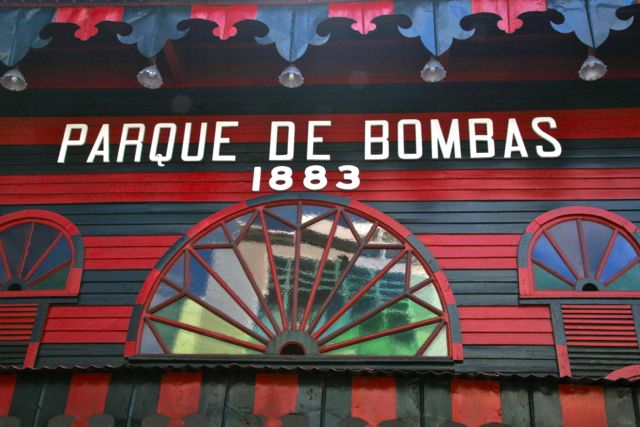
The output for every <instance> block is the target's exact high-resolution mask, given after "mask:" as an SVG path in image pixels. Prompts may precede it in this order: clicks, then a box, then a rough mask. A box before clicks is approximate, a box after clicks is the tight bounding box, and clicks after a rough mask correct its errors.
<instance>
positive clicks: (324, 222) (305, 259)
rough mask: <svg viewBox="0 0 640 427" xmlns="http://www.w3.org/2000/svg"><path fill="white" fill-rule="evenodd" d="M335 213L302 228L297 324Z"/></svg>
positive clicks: (300, 318) (307, 299) (305, 304)
mask: <svg viewBox="0 0 640 427" xmlns="http://www.w3.org/2000/svg"><path fill="white" fill-rule="evenodd" d="M334 220H335V214H332V215H329V216H328V217H326V218H324V219H321V220H320V221H318V222H315V223H313V224H312V225H310V226H309V227H307V228H304V229H303V230H302V234H301V237H302V240H301V243H300V273H299V275H298V315H297V316H298V317H297V320H298V324H300V321H301V320H302V317H303V316H304V311H305V309H306V308H307V303H308V302H309V295H310V294H311V288H312V286H313V282H314V281H315V278H316V274H318V270H319V268H320V261H321V260H322V256H323V255H324V251H325V248H326V246H327V243H329V234H331V227H332V225H333V222H334Z"/></svg>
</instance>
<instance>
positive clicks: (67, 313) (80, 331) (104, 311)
mask: <svg viewBox="0 0 640 427" xmlns="http://www.w3.org/2000/svg"><path fill="white" fill-rule="evenodd" d="M132 310H133V309H132V307H130V306H91V307H82V306H79V307H78V306H69V307H51V308H50V310H49V313H48V315H47V321H46V323H45V326H44V332H43V335H42V342H43V343H124V342H125V341H126V337H127V330H128V328H129V320H130V318H131V313H132Z"/></svg>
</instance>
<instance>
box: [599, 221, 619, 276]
mask: <svg viewBox="0 0 640 427" xmlns="http://www.w3.org/2000/svg"><path fill="white" fill-rule="evenodd" d="M617 238H618V230H616V229H614V230H613V233H611V237H609V244H608V245H607V249H605V251H604V254H603V255H602V259H601V260H600V265H599V266H598V271H597V273H596V279H600V275H601V274H602V270H604V266H605V265H606V264H607V260H608V259H609V256H610V255H611V250H612V249H613V245H614V244H615V242H616V239H617Z"/></svg>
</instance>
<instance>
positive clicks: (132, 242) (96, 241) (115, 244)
mask: <svg viewBox="0 0 640 427" xmlns="http://www.w3.org/2000/svg"><path fill="white" fill-rule="evenodd" d="M179 238H180V236H179V235H175V234H167V235H144V236H84V247H85V249H86V250H87V251H88V250H89V249H95V248H125V247H126V248H168V247H170V246H171V245H173V244H174V243H175V242H176V241H177V240H178V239H179Z"/></svg>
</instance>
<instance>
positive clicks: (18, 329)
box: [0, 304, 38, 365]
mask: <svg viewBox="0 0 640 427" xmlns="http://www.w3.org/2000/svg"><path fill="white" fill-rule="evenodd" d="M37 311H38V306H37V305H36V304H3V305H0V365H22V363H23V362H24V356H25V354H26V352H27V345H28V344H29V341H30V340H31V333H32V331H33V325H34V324H35V321H36V313H37Z"/></svg>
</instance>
